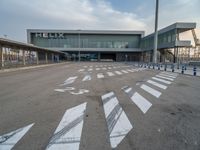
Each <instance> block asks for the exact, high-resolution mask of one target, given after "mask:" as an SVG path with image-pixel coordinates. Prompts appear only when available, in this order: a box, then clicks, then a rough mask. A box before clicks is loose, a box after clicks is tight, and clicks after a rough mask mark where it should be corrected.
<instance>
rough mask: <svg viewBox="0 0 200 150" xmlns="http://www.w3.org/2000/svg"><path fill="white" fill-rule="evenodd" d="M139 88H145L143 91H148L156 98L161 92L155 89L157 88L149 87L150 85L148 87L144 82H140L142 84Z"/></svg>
mask: <svg viewBox="0 0 200 150" xmlns="http://www.w3.org/2000/svg"><path fill="white" fill-rule="evenodd" d="M140 88H142V89H143V90H145V91H146V92H148V93H149V94H151V95H153V96H155V97H156V98H159V97H160V95H161V94H162V93H161V92H159V91H157V90H155V89H153V88H151V87H149V86H147V85H145V84H142V85H141V86H140Z"/></svg>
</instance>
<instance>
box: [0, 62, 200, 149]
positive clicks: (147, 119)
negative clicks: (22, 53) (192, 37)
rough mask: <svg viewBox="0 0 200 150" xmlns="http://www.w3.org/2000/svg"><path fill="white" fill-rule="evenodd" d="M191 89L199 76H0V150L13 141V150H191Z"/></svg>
mask: <svg viewBox="0 0 200 150" xmlns="http://www.w3.org/2000/svg"><path fill="white" fill-rule="evenodd" d="M199 85H200V78H199V77H192V76H184V75H180V74H177V73H169V72H168V73H165V72H164V71H158V70H148V69H145V68H137V67H135V66H133V65H126V64H123V63H70V64H60V65H56V66H51V67H45V68H36V69H31V70H20V71H15V72H8V73H1V74H0V104H1V105H0V119H1V121H0V136H1V138H0V149H1V148H5V147H6V145H7V143H9V138H12V137H14V136H15V137H16V138H18V139H19V140H18V141H17V140H15V142H16V144H13V143H12V144H10V145H13V149H16V150H21V149H31V150H36V149H37V150H40V149H41V150H42V149H62V147H64V148H65V147H68V148H69V149H70V148H71V147H73V149H80V150H94V149H97V150H102V149H104V150H110V149H112V148H114V149H119V150H121V149H124V150H133V149H136V150H138V149H139V150H146V149H149V150H151V149H152V150H155V149H156V150H160V149H164V150H165V149H166V150H168V149H176V150H178V149H180V150H182V149H191V150H193V149H197V150H198V149H199V148H200V131H199V126H200V95H199V91H200V87H199ZM70 120H71V121H70ZM31 125H32V126H31ZM22 127H24V128H23V129H21V130H18V133H15V134H11V136H10V137H9V136H3V135H6V134H7V133H11V132H12V131H16V130H17V129H20V128H22ZM28 127H29V128H28ZM22 132H24V135H23V136H21V137H20V136H19V135H17V134H19V133H21V134H22ZM5 137H7V139H6V138H5ZM6 140H7V141H6ZM6 142H7V143H6ZM71 149H72V148H71Z"/></svg>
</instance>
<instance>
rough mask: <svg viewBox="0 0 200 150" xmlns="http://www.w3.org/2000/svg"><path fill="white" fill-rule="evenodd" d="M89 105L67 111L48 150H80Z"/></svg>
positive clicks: (81, 105)
mask: <svg viewBox="0 0 200 150" xmlns="http://www.w3.org/2000/svg"><path fill="white" fill-rule="evenodd" d="M86 105H87V103H83V104H80V105H78V106H75V107H73V108H71V109H68V110H66V112H65V114H64V116H63V118H62V120H61V121H60V123H59V125H58V127H57V129H56V131H55V132H54V135H53V136H52V138H51V140H50V142H49V144H48V145H47V148H46V149H47V150H66V149H67V150H79V145H80V141H81V134H82V128H83V121H84V116H85V111H86Z"/></svg>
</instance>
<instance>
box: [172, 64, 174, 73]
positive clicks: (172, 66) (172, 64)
mask: <svg viewBox="0 0 200 150" xmlns="http://www.w3.org/2000/svg"><path fill="white" fill-rule="evenodd" d="M171 68H172V72H174V64H172V67H171Z"/></svg>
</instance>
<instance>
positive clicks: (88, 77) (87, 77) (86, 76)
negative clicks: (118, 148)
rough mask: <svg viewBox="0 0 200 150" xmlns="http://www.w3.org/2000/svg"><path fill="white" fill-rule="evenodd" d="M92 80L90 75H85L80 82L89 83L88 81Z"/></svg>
mask: <svg viewBox="0 0 200 150" xmlns="http://www.w3.org/2000/svg"><path fill="white" fill-rule="evenodd" d="M91 79H92V78H91V75H89V74H88V75H85V77H84V78H83V80H82V81H89V80H91Z"/></svg>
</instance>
